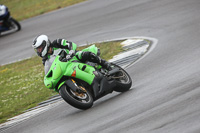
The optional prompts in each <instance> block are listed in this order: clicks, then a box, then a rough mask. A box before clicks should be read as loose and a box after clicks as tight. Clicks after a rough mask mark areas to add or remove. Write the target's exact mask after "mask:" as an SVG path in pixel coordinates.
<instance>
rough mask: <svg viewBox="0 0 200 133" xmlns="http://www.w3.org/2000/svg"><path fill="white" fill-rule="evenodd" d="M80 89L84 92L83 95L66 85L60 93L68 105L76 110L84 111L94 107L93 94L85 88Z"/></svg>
mask: <svg viewBox="0 0 200 133" xmlns="http://www.w3.org/2000/svg"><path fill="white" fill-rule="evenodd" d="M79 87H81V88H82V89H83V90H84V92H83V93H78V92H74V91H73V90H72V89H70V88H69V87H68V86H67V85H65V84H64V85H63V86H62V87H61V88H60V90H59V93H60V95H61V97H62V98H63V99H64V100H65V101H66V102H67V103H69V104H70V105H72V106H73V107H75V108H78V109H83V110H86V109H89V108H91V107H92V105H93V97H92V95H91V93H90V92H89V90H87V89H86V88H84V87H83V86H79Z"/></svg>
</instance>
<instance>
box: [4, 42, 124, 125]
mask: <svg viewBox="0 0 200 133" xmlns="http://www.w3.org/2000/svg"><path fill="white" fill-rule="evenodd" d="M88 46H89V45H88ZM88 46H85V47H88ZM96 46H98V48H100V50H101V55H102V56H101V57H102V58H104V59H107V60H108V59H111V58H112V57H113V56H114V55H116V54H117V53H119V52H121V51H122V46H121V45H120V42H105V43H102V44H96ZM85 47H79V48H78V49H79V50H81V49H83V48H85ZM43 77H44V66H43V65H42V61H41V58H40V57H36V56H35V57H32V58H30V59H26V60H23V61H20V62H16V63H12V64H8V65H4V66H0V99H1V100H0V123H3V122H5V121H6V120H7V119H8V118H11V117H13V116H16V115H18V114H21V113H23V111H25V110H27V109H29V108H32V107H35V106H37V104H38V103H40V102H42V101H44V100H47V99H48V98H49V97H51V96H53V95H55V94H57V93H56V92H54V91H53V90H49V89H47V88H45V86H44V83H43Z"/></svg>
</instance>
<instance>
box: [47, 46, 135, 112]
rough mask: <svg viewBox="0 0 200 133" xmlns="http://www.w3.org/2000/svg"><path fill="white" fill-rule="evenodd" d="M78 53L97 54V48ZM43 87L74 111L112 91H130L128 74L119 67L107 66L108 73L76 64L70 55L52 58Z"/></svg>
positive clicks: (89, 63)
mask: <svg viewBox="0 0 200 133" xmlns="http://www.w3.org/2000/svg"><path fill="white" fill-rule="evenodd" d="M82 51H90V52H93V53H94V54H96V55H99V49H98V48H97V47H96V46H95V45H92V46H90V47H88V48H86V49H83V50H82ZM44 84H45V86H46V87H47V88H49V89H54V90H55V91H57V92H59V94H60V95H61V97H62V98H63V99H64V100H65V101H66V102H67V103H69V104H70V105H72V106H73V107H75V108H78V109H82V110H86V109H89V108H91V107H92V106H93V102H94V101H95V100H97V99H99V98H101V97H103V96H105V95H107V94H109V93H112V92H113V91H116V92H125V91H128V90H129V89H130V88H131V85H132V80H131V77H130V76H129V74H128V73H127V72H126V71H125V70H124V69H123V68H121V67H120V66H118V65H116V64H113V63H111V70H106V69H104V68H102V67H101V66H100V65H98V64H96V63H92V62H86V63H82V62H80V61H79V60H78V59H77V58H76V56H75V55H74V54H73V52H71V53H70V52H69V54H68V55H67V56H64V54H63V52H61V53H60V54H59V55H57V56H56V58H55V60H54V61H53V63H52V64H51V67H50V69H49V70H48V72H47V74H46V75H45V77H44Z"/></svg>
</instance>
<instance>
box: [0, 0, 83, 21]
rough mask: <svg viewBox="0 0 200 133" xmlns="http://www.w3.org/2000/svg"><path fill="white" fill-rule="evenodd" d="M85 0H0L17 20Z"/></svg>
mask: <svg viewBox="0 0 200 133" xmlns="http://www.w3.org/2000/svg"><path fill="white" fill-rule="evenodd" d="M83 1H86V0H0V4H4V5H6V6H7V7H8V8H9V10H10V12H11V16H13V17H14V18H15V19H17V20H19V21H20V20H23V19H27V18H30V17H33V16H37V15H40V14H43V13H46V12H49V11H52V10H55V9H59V8H63V7H66V6H70V5H73V4H76V3H80V2H83Z"/></svg>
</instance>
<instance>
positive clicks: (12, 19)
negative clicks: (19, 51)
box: [10, 18, 21, 31]
mask: <svg viewBox="0 0 200 133" xmlns="http://www.w3.org/2000/svg"><path fill="white" fill-rule="evenodd" d="M10 22H11V25H12V26H13V28H16V31H20V30H21V25H20V23H19V22H18V21H17V20H15V19H14V18H10Z"/></svg>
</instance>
